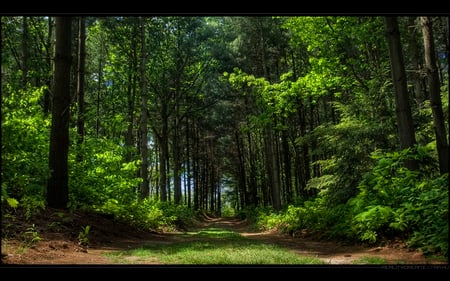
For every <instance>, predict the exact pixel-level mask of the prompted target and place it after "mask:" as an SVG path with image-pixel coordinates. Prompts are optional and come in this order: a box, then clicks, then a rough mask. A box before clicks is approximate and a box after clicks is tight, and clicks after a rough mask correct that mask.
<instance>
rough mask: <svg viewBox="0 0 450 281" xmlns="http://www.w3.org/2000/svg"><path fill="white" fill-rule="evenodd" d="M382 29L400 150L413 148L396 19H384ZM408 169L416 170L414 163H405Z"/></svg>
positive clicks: (409, 109)
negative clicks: (387, 53)
mask: <svg viewBox="0 0 450 281" xmlns="http://www.w3.org/2000/svg"><path fill="white" fill-rule="evenodd" d="M384 27H385V31H386V35H387V41H388V45H389V56H390V61H391V70H392V80H393V83H394V89H395V106H396V113H397V126H398V136H399V140H400V149H406V148H410V147H413V146H414V145H415V143H416V138H415V132H414V125H413V120H412V114H411V107H410V104H409V96H408V89H407V86H406V73H405V65H404V61H403V53H402V44H401V40H400V32H399V29H398V22H397V18H396V17H384ZM406 165H407V167H408V168H409V169H416V168H417V164H416V163H415V161H409V162H408V163H406Z"/></svg>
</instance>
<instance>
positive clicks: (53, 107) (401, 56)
mask: <svg viewBox="0 0 450 281" xmlns="http://www.w3.org/2000/svg"><path fill="white" fill-rule="evenodd" d="M448 34H449V18H448V17H443V16H442V17H441V16H169V15H167V16H165V15H148V16H104V17H102V16H84V15H83V16H67V17H58V16H57V17H52V16H2V17H1V46H2V69H1V93H2V95H1V98H2V100H1V105H2V106H1V118H2V120H1V144H2V147H1V165H2V169H1V182H2V185H1V209H2V218H3V219H5V218H8V219H10V218H11V217H12V216H14V215H15V214H17V213H18V212H19V211H20V212H22V213H23V214H24V215H25V216H26V217H27V218H29V219H31V218H33V216H35V215H36V214H37V213H39V212H42V211H43V210H46V209H48V208H54V209H61V210H69V211H75V210H83V211H90V212H93V213H98V214H102V215H105V216H111V217H113V218H115V219H117V220H121V221H126V222H128V223H130V224H132V225H134V226H136V227H138V228H142V229H152V230H160V229H171V228H173V227H175V226H177V225H179V224H182V223H186V222H188V221H190V220H192V219H193V218H194V217H195V216H197V215H199V214H208V215H211V216H217V217H240V218H246V219H248V220H251V221H252V222H253V223H254V224H255V225H257V226H258V227H260V228H262V229H275V230H277V231H279V232H282V233H289V234H295V233H296V232H299V231H305V230H307V231H308V232H309V233H317V234H318V235H319V234H320V236H321V237H326V238H330V239H331V238H332V239H339V240H345V241H353V242H355V243H356V242H366V243H377V242H379V241H381V240H386V239H387V240H389V239H397V238H400V239H402V240H404V241H406V242H407V244H408V246H409V247H412V248H417V249H421V250H422V251H423V252H424V253H425V254H431V255H432V254H439V255H443V256H445V257H448V201H449V200H448V199H449V196H448V189H449V184H448V162H449V158H448V156H449V151H448V132H449V129H448V128H449V124H448V120H449V108H448V100H449V88H448V82H449V77H448V62H449V60H448V56H449V38H448ZM7 233H8V232H7V231H4V229H3V227H2V238H4V235H6V234H7Z"/></svg>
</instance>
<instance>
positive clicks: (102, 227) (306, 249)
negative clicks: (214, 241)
mask: <svg viewBox="0 0 450 281" xmlns="http://www.w3.org/2000/svg"><path fill="white" fill-rule="evenodd" d="M77 219H79V220H80V222H79V224H80V225H88V224H89V225H92V226H93V228H92V237H91V239H90V244H89V248H85V247H81V246H79V245H78V244H77V243H76V239H74V237H73V233H74V231H73V230H72V231H71V233H72V235H71V236H70V235H69V230H67V233H52V232H51V231H49V230H48V229H47V230H46V231H42V240H41V241H39V242H37V243H35V244H34V245H33V246H31V247H29V248H26V249H24V247H23V242H21V241H20V240H16V239H2V264H6V265H8V264H10V265H11V264H15V265H18V264H20V265H23V264H33V265H34V264H40V265H61V264H65V265H67V264H70V265H86V264H89V265H93V264H97V265H98V264H100V265H109V264H111V261H109V260H108V259H107V258H106V257H105V255H104V254H105V253H107V252H113V251H118V250H126V249H132V248H137V247H139V246H142V245H148V244H150V243H152V244H155V243H164V244H166V243H174V242H180V241H183V239H186V238H184V237H183V236H182V235H179V234H180V233H170V232H169V233H147V232H136V231H135V230H131V229H129V228H127V227H126V226H124V225H121V224H118V223H115V222H112V221H110V220H105V219H104V218H95V221H94V220H93V219H94V218H92V217H89V219H90V221H86V219H87V218H84V217H83V216H79V217H78V218H77ZM47 224H48V221H47ZM42 225H44V223H42ZM211 227H216V228H225V229H228V230H231V231H234V232H238V233H240V234H241V235H242V236H245V237H247V238H249V239H254V240H257V241H261V242H264V243H270V244H275V245H278V246H281V247H285V248H287V249H289V250H291V251H292V252H294V253H297V254H299V255H302V256H313V257H317V258H320V259H322V260H323V261H324V262H325V263H326V264H332V265H339V264H341V265H350V264H353V263H354V261H355V260H360V259H361V258H364V257H372V258H373V257H379V258H382V259H384V260H386V262H387V263H388V264H402V265H406V264H410V265H430V266H432V265H436V266H448V263H446V262H442V261H439V260H431V259H427V258H425V257H424V256H423V255H422V254H421V253H420V252H418V251H409V250H408V249H406V248H404V247H402V246H401V245H393V246H390V247H363V246H360V245H351V246H349V245H342V244H339V243H336V242H330V241H315V240H313V239H311V238H307V237H291V236H289V235H283V234H279V233H275V232H270V231H265V232H262V231H259V230H256V229H252V228H251V226H250V225H249V224H248V223H247V221H245V220H240V219H238V218H210V217H206V218H205V219H204V220H203V221H199V222H197V223H196V224H195V225H193V226H191V227H189V229H186V230H185V231H199V230H202V229H206V228H211ZM129 263H130V264H134V262H133V259H132V258H129ZM146 264H148V265H157V264H159V263H158V261H157V260H155V261H152V262H146Z"/></svg>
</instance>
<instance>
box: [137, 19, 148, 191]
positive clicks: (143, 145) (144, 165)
mask: <svg viewBox="0 0 450 281" xmlns="http://www.w3.org/2000/svg"><path fill="white" fill-rule="evenodd" d="M140 24H141V41H142V42H141V44H142V45H141V46H142V48H141V55H142V57H141V123H140V130H139V132H140V150H141V170H140V173H141V178H142V182H141V188H140V189H141V198H146V197H147V196H148V194H149V180H148V129H147V124H148V116H147V110H148V109H147V107H148V106H147V79H146V77H145V64H146V62H147V53H146V49H145V48H146V46H145V20H144V19H143V18H142V17H141V18H140Z"/></svg>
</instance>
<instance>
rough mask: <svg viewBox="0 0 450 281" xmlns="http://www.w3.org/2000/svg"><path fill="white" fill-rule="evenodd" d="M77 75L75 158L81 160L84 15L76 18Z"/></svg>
mask: <svg viewBox="0 0 450 281" xmlns="http://www.w3.org/2000/svg"><path fill="white" fill-rule="evenodd" d="M78 21H79V22H78V24H79V26H78V32H79V34H78V36H79V39H78V77H77V98H78V100H77V103H78V119H77V132H78V139H77V145H78V151H77V160H78V161H81V160H82V159H83V157H82V155H83V154H82V152H81V145H82V144H83V142H84V135H85V130H84V115H85V108H84V106H85V104H84V70H85V60H86V24H85V19H84V17H80V18H79V20H78Z"/></svg>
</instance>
